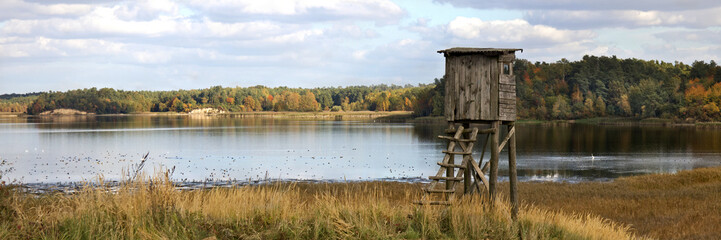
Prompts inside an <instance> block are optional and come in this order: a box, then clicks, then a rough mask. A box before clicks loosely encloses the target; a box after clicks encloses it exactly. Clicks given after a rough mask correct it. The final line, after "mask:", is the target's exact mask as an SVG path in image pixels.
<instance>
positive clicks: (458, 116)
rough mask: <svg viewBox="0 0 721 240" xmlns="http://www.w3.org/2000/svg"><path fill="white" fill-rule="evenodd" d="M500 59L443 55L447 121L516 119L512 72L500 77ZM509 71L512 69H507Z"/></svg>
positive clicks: (508, 58)
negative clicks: (444, 57)
mask: <svg viewBox="0 0 721 240" xmlns="http://www.w3.org/2000/svg"><path fill="white" fill-rule="evenodd" d="M513 57H514V56H513V54H506V55H501V56H486V55H483V54H472V55H447V56H446V75H445V78H446V89H445V90H446V98H445V107H446V109H445V115H446V120H448V121H462V120H471V121H473V120H491V121H493V120H504V121H515V120H516V83H515V80H514V77H513V74H512V73H513V70H512V69H509V70H510V74H504V72H503V68H504V66H503V64H504V62H502V61H501V60H503V61H506V63H507V64H509V65H511V62H512V59H513ZM509 68H512V66H509Z"/></svg>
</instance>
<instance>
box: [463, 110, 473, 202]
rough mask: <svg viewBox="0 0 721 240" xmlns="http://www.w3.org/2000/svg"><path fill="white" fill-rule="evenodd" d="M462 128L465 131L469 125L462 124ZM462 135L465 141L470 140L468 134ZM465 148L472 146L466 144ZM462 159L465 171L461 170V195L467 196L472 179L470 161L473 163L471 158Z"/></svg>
mask: <svg viewBox="0 0 721 240" xmlns="http://www.w3.org/2000/svg"><path fill="white" fill-rule="evenodd" d="M463 127H464V128H466V129H470V128H471V124H469V123H464V124H463ZM463 135H464V138H465V139H470V138H471V134H470V133H467V134H463ZM467 146H473V144H468V145H467ZM466 152H473V149H466ZM463 158H464V160H466V161H465V162H466V169H463V193H464V194H469V193H471V181H472V180H471V179H472V177H473V176H471V167H472V165H471V161H473V158H471V157H470V156H463Z"/></svg>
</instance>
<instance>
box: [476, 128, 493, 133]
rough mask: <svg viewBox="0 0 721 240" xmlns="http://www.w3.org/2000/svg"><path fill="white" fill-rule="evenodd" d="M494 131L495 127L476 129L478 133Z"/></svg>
mask: <svg viewBox="0 0 721 240" xmlns="http://www.w3.org/2000/svg"><path fill="white" fill-rule="evenodd" d="M495 132H496V129H495V128H486V129H481V130H478V134H489V133H495Z"/></svg>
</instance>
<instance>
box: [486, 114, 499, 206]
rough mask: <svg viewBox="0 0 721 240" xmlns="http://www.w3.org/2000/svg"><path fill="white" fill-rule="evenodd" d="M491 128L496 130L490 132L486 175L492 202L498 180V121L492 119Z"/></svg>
mask: <svg viewBox="0 0 721 240" xmlns="http://www.w3.org/2000/svg"><path fill="white" fill-rule="evenodd" d="M491 128H493V129H496V131H494V132H493V133H491V159H490V162H491V172H490V173H489V176H488V178H489V179H488V182H489V183H488V193H489V195H490V196H491V202H493V200H494V199H495V198H496V182H497V181H498V155H499V152H498V139H499V136H498V135H499V133H500V131H499V129H500V121H493V123H491Z"/></svg>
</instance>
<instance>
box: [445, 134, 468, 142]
mask: <svg viewBox="0 0 721 240" xmlns="http://www.w3.org/2000/svg"><path fill="white" fill-rule="evenodd" d="M438 138H440V139H445V140H450V141H456V142H475V141H476V139H462V138H461V139H458V138H453V137H450V136H443V135H441V136H438Z"/></svg>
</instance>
